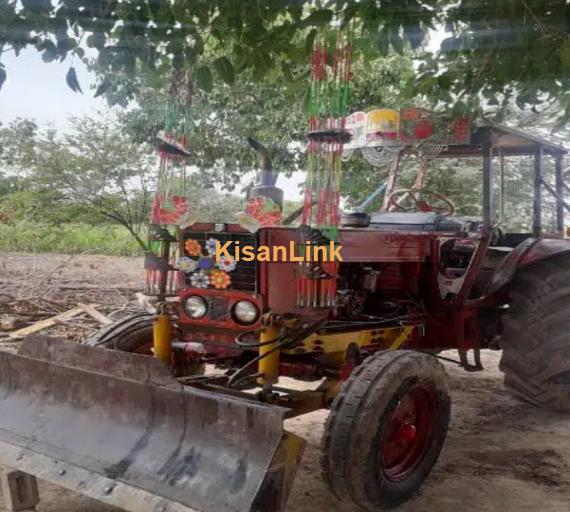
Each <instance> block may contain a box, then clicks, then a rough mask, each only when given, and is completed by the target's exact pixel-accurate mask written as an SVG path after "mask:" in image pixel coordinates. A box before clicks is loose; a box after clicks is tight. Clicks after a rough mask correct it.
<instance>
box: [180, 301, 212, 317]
mask: <svg viewBox="0 0 570 512" xmlns="http://www.w3.org/2000/svg"><path fill="white" fill-rule="evenodd" d="M184 311H185V313H186V314H187V315H188V316H189V317H190V318H202V317H203V316H204V315H205V314H206V311H208V304H207V303H206V301H205V300H204V299H203V298H202V297H198V295H192V296H191V297H188V298H187V299H186V300H185V301H184Z"/></svg>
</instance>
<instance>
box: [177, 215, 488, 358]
mask: <svg viewBox="0 0 570 512" xmlns="http://www.w3.org/2000/svg"><path fill="white" fill-rule="evenodd" d="M192 230H195V231H199V230H201V231H208V232H210V231H213V224H200V225H194V226H193V227H192ZM226 230H227V231H226V232H230V230H231V232H234V233H238V232H243V230H242V229H240V228H239V227H236V226H232V225H227V226H226ZM468 236H469V235H468V234H466V233H449V232H424V231H413V232H412V231H406V232H401V231H400V232H399V231H382V230H373V229H357V228H354V229H342V230H341V231H340V245H342V247H343V249H342V251H341V254H342V257H343V260H344V262H346V263H374V264H384V266H383V273H382V280H381V285H380V289H381V292H382V293H383V294H385V295H386V296H387V297H394V299H395V300H400V299H402V300H403V299H405V298H407V297H410V296H412V297H414V298H415V299H416V300H417V301H418V302H421V303H422V304H424V306H425V309H426V316H425V319H424V321H423V322H422V323H423V326H424V328H423V332H424V333H425V334H424V336H423V337H418V336H414V337H413V338H412V339H411V340H410V341H408V342H407V345H406V346H408V347H410V348H412V347H417V348H420V347H421V348H431V349H441V348H456V347H457V348H464V349H469V348H474V347H477V346H479V343H480V333H479V327H478V321H477V319H478V313H479V309H480V307H483V306H487V307H488V306H489V305H494V304H496V303H495V302H493V301H490V300H489V299H488V298H487V299H486V300H477V301H472V300H471V301H470V300H468V298H469V291H470V289H471V286H472V284H473V281H474V278H475V276H476V274H477V271H478V267H479V266H480V262H481V260H482V258H483V256H484V253H485V251H486V247H487V239H486V238H485V237H481V236H480V235H478V234H477V235H475V239H476V240H477V241H478V244H479V245H478V249H477V250H476V252H475V255H474V257H473V263H472V265H471V268H470V269H469V271H468V273H467V275H466V279H465V281H464V284H463V288H462V290H461V291H460V292H459V294H458V295H457V296H456V297H455V298H454V299H453V300H448V299H443V298H441V295H440V293H439V288H438V282H437V278H438V266H439V252H440V249H439V248H440V243H441V241H442V239H443V240H447V239H449V238H453V239H459V240H461V239H466V238H468ZM471 236H473V235H471ZM290 241H293V242H295V243H301V240H300V239H299V235H298V232H297V230H296V229H295V228H293V227H271V228H263V229H261V230H260V231H259V244H260V245H268V246H274V245H285V246H289V242H290ZM297 265H298V263H294V262H293V263H292V262H259V263H258V290H259V292H258V293H251V292H243V291H235V290H214V289H207V290H203V289H193V288H187V289H185V290H184V291H183V292H182V293H181V299H182V300H183V299H184V298H185V297H187V296H188V295H202V296H209V297H212V296H215V297H217V298H222V299H226V300H227V302H228V311H229V310H230V309H231V307H232V305H233V304H235V302H237V301H238V300H243V299H247V300H251V301H252V302H255V303H256V304H257V305H258V307H259V308H260V310H262V311H263V312H267V311H271V312H274V313H281V314H283V313H291V314H296V315H302V316H303V315H304V316H315V315H319V316H322V315H329V316H331V317H334V315H335V309H334V308H333V307H331V308H301V307H298V306H297V305H296V301H297V296H296V293H297V289H296V268H297ZM179 321H180V325H181V328H182V329H183V331H185V333H186V336H185V337H186V338H188V339H194V340H197V339H202V340H205V341H206V340H208V339H209V341H208V345H210V344H216V343H214V342H215V341H216V340H218V342H219V341H220V339H219V338H220V337H222V338H223V339H224V341H223V342H221V343H222V345H223V344H224V343H227V342H228V341H229V342H231V341H232V340H233V337H234V336H235V335H236V334H238V333H239V332H243V331H247V330H250V329H256V328H259V327H260V324H259V322H258V323H257V324H255V325H253V326H248V327H245V326H242V325H239V324H238V323H236V322H235V321H234V320H233V319H232V318H231V315H229V314H228V315H227V317H226V318H224V319H222V320H220V319H218V320H216V321H212V320H210V319H208V318H204V319H200V320H192V319H190V318H188V317H187V316H186V315H185V314H184V312H183V310H182V309H181V312H180V320H179ZM232 333H233V334H232ZM216 337H217V338H216ZM218 344H219V343H218ZM216 352H219V351H217V350H216ZM224 353H225V351H224Z"/></svg>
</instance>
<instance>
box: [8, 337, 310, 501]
mask: <svg viewBox="0 0 570 512" xmlns="http://www.w3.org/2000/svg"><path fill="white" fill-rule="evenodd" d="M286 411H287V410H286V409H283V408H280V407H275V406H269V405H264V404H261V403H259V402H256V401H254V400H247V399H243V398H241V397H240V398H236V397H232V396H228V395H226V394H221V393H214V392H211V391H205V390H201V389H198V388H192V387H185V386H182V385H181V384H179V383H178V381H177V380H176V379H174V378H173V377H172V376H171V374H170V372H169V370H168V368H166V367H165V366H164V365H163V363H161V362H160V361H159V360H157V359H155V358H153V357H149V356H143V355H136V354H129V353H125V352H117V351H111V350H103V349H100V348H94V347H89V346H85V345H77V344H75V343H71V342H67V341H65V340H61V339H54V338H47V337H32V338H28V339H26V340H25V341H24V343H23V347H22V349H21V352H20V353H19V354H10V353H7V352H0V464H4V465H7V466H10V467H13V468H16V469H19V470H21V471H24V472H26V473H29V474H32V475H34V476H37V477H39V478H42V479H45V480H48V481H51V482H53V483H56V484H59V485H61V486H64V487H67V488H69V489H71V490H74V491H77V492H79V493H82V494H85V495H88V496H90V497H92V498H95V499H98V500H100V501H103V502H106V503H108V504H110V505H113V506H117V507H120V508H122V509H125V510H130V511H133V512H135V511H136V512H151V511H152V512H159V511H160V512H169V511H176V512H190V511H200V512H238V511H239V512H243V511H246V510H253V511H262V510H263V511H269V510H282V508H283V507H284V504H285V501H286V496H287V493H288V490H289V487H290V485H291V483H292V480H293V475H294V472H295V468H296V465H297V463H298V461H299V459H300V456H301V453H302V448H303V445H304V441H302V440H301V439H300V438H298V437H296V436H294V435H292V434H289V433H287V432H284V431H283V419H284V414H285V412H286Z"/></svg>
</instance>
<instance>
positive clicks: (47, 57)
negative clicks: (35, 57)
mask: <svg viewBox="0 0 570 512" xmlns="http://www.w3.org/2000/svg"><path fill="white" fill-rule="evenodd" d="M56 58H57V50H56V49H55V47H54V48H48V49H47V50H45V51H44V52H43V53H42V60H43V61H44V62H51V61H52V60H54V59H56Z"/></svg>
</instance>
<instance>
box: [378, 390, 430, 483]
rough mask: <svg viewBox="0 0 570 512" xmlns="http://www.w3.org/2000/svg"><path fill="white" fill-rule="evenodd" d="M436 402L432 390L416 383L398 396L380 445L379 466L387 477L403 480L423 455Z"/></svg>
mask: <svg viewBox="0 0 570 512" xmlns="http://www.w3.org/2000/svg"><path fill="white" fill-rule="evenodd" d="M436 404H437V401H436V398H435V394H434V392H433V391H432V390H430V389H427V388H425V387H423V386H420V385H417V386H414V387H413V388H410V389H408V390H407V391H406V392H405V393H404V394H403V395H402V396H401V397H400V400H399V401H398V403H397V405H396V407H395V408H394V409H393V411H392V414H391V417H390V420H389V421H388V425H387V428H386V431H385V433H384V438H383V440H382V442H381V446H380V467H381V470H382V471H383V472H384V474H385V475H386V477H387V478H388V479H389V480H392V481H401V480H404V479H405V478H407V477H408V476H409V475H410V474H411V473H412V472H413V471H414V469H415V468H416V467H417V465H418V464H419V462H420V461H421V460H422V459H423V457H424V455H425V454H426V452H427V450H428V449H429V446H430V444H431V442H432V438H433V432H434V427H435V424H436V421H437V412H438V411H437V405H436Z"/></svg>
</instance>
